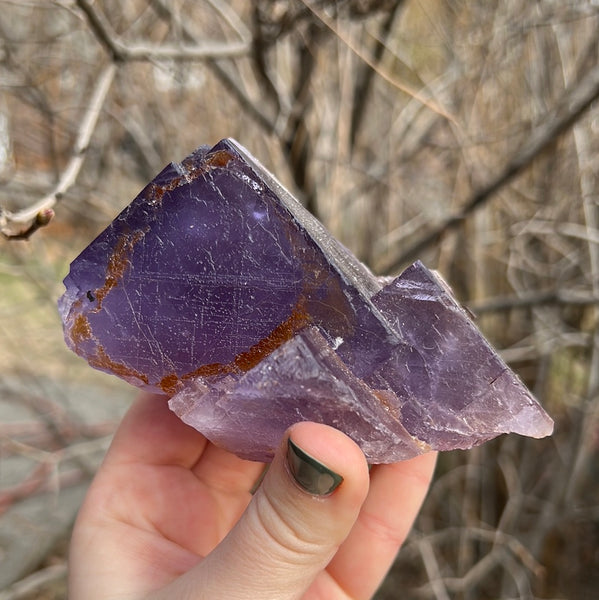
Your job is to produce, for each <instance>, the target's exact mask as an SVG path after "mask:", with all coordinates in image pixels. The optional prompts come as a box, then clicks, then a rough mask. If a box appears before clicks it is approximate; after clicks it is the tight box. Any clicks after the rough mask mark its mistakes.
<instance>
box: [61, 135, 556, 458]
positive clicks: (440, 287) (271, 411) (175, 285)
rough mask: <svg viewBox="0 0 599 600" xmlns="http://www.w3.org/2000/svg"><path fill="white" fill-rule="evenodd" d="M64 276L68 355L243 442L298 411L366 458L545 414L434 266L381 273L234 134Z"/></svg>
mask: <svg viewBox="0 0 599 600" xmlns="http://www.w3.org/2000/svg"><path fill="white" fill-rule="evenodd" d="M65 286H66V292H65V294H64V295H63V296H62V298H61V299H60V301H59V308H60V312H61V314H62V318H63V322H64V329H65V339H66V341H67V344H68V345H69V346H70V347H71V348H72V349H73V350H74V351H75V352H76V353H78V354H80V355H81V356H83V357H85V358H86V359H87V360H88V362H89V363H90V364H91V365H92V366H93V367H96V368H98V369H101V370H104V371H107V372H110V373H114V374H115V375H118V376H120V377H122V378H124V379H126V380H127V381H129V382H130V383H133V384H135V385H137V386H139V387H142V388H145V389H148V390H150V391H153V392H158V393H163V394H168V395H171V396H172V398H171V400H170V406H171V409H172V410H173V411H174V412H175V413H176V414H178V415H179V416H180V417H181V418H182V419H183V420H184V421H185V422H186V423H188V424H190V425H192V426H193V427H195V428H196V429H198V430H199V431H201V432H202V433H203V434H204V435H206V436H207V437H208V438H209V439H211V440H212V441H213V442H214V443H216V444H218V445H221V446H223V447H225V448H227V449H229V450H231V451H233V452H235V453H237V454H238V455H240V456H242V457H245V458H251V459H256V460H269V459H270V458H271V457H272V454H273V451H274V449H275V448H276V447H277V445H278V442H279V440H280V437H281V435H282V434H283V431H284V430H285V428H286V427H287V426H289V425H291V424H292V423H295V422H297V421H301V420H314V421H319V422H323V423H328V424H330V425H333V426H335V427H337V428H339V429H341V430H343V431H345V432H346V433H347V434H348V435H349V436H350V437H352V438H353V439H354V440H355V441H356V442H357V443H358V444H359V445H360V446H361V447H362V449H363V450H364V452H365V454H366V456H367V458H368V460H369V461H370V462H373V463H382V462H392V461H396V460H401V459H405V458H409V457H411V456H415V455H417V454H420V453H422V452H425V451H426V450H428V449H431V448H432V449H439V450H450V449H454V448H470V447H472V446H473V445H476V444H480V443H482V442H484V441H486V440H489V439H491V438H493V437H495V436H497V435H499V434H500V433H507V432H517V433H521V434H523V435H530V436H533V437H543V436H545V435H549V434H550V433H551V431H552V428H553V423H552V421H551V419H550V418H549V417H548V416H547V414H546V413H545V412H544V411H543V409H542V408H541V407H540V405H539V404H538V403H537V401H536V400H535V399H534V398H533V397H532V396H531V395H530V393H529V392H528V391H527V389H526V388H525V387H524V386H523V385H522V383H521V382H520V381H519V380H518V378H517V377H516V376H515V375H514V373H513V372H512V371H510V369H509V368H508V367H507V366H506V365H505V363H503V362H502V360H501V359H500V358H499V357H498V356H497V354H496V353H495V352H494V351H493V349H492V348H491V347H490V346H489V345H488V343H487V342H486V341H485V339H484V338H483V337H482V336H481V334H480V333H479V332H478V330H477V329H476V327H475V326H474V324H473V323H472V322H471V321H470V319H469V318H468V316H467V315H466V314H465V312H464V311H463V310H462V309H461V308H460V307H459V306H458V305H457V303H456V302H455V301H454V300H453V298H452V296H451V293H450V291H449V289H448V288H447V287H446V286H445V284H444V283H443V282H442V281H441V280H440V279H439V278H438V277H437V276H436V275H434V274H433V273H431V272H430V271H429V270H428V269H426V267H424V266H423V265H422V264H421V263H419V262H418V263H415V264H414V265H412V266H411V267H410V268H409V269H407V270H406V271H405V272H404V273H403V274H402V275H400V276H399V277H398V278H397V279H395V280H394V281H392V282H391V283H388V284H386V285H384V284H383V283H382V280H379V279H378V278H376V277H374V276H373V275H372V274H371V273H370V271H368V269H366V267H365V266H364V265H362V264H361V263H360V262H359V261H357V260H356V259H355V258H354V257H353V256H352V255H351V254H350V253H349V252H348V251H347V250H346V249H345V248H344V247H343V246H341V244H339V243H338V242H337V241H336V240H335V239H334V238H332V237H331V236H330V234H328V233H327V232H326V230H325V229H324V228H323V227H322V225H321V224H320V223H319V222H318V221H316V220H315V219H314V218H313V217H312V216H311V215H310V214H309V213H307V212H306V211H305V210H304V209H303V208H302V206H301V205H300V204H299V203H298V202H297V201H296V200H295V199H294V198H293V197H292V196H291V195H290V194H289V193H288V192H287V191H286V190H285V189H284V188H283V187H282V186H281V185H280V184H279V183H278V182H277V181H276V180H275V179H274V177H273V176H272V175H271V174H270V173H269V172H268V171H267V170H266V169H264V167H262V166H261V165H260V164H259V163H258V162H257V161H256V159H254V158H253V157H252V156H251V155H250V154H249V153H248V152H247V151H246V150H245V149H244V148H243V147H241V146H240V145H239V144H237V143H236V142H235V141H233V140H223V141H221V142H219V144H217V145H216V146H215V147H214V148H212V149H208V148H205V147H202V148H200V149H198V150H197V151H196V152H194V153H193V154H191V155H190V156H189V157H187V158H186V159H185V160H184V161H183V162H182V163H181V164H175V163H172V164H170V165H169V166H167V167H166V168H165V169H164V170H163V171H162V172H161V173H160V174H159V175H158V176H157V177H156V178H155V179H154V180H153V181H152V182H151V183H150V184H149V185H148V186H146V187H145V189H144V190H143V191H142V192H141V193H140V194H139V195H138V196H137V198H135V200H134V201H133V202H132V203H131V204H130V205H129V206H128V207H127V208H126V209H125V210H124V211H123V212H122V213H121V214H120V215H119V216H118V217H117V218H116V219H115V220H114V221H113V222H112V224H111V225H110V226H109V227H108V228H107V229H106V230H105V231H104V232H103V233H101V234H100V235H99V236H98V237H97V238H96V240H94V241H93V242H92V243H91V244H90V245H89V246H88V247H87V248H86V249H85V250H84V251H83V252H82V253H81V254H80V255H79V257H78V258H77V259H76V260H75V261H74V262H73V263H72V265H71V271H70V273H69V275H68V276H67V277H66V279H65Z"/></svg>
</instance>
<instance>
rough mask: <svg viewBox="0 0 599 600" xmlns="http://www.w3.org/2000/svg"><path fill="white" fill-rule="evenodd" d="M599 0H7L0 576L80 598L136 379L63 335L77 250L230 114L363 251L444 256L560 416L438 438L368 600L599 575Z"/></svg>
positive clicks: (2, 97) (551, 593) (569, 593)
mask: <svg viewBox="0 0 599 600" xmlns="http://www.w3.org/2000/svg"><path fill="white" fill-rule="evenodd" d="M598 40H599V2H596V1H595V0H538V1H535V0H531V1H527V2H522V1H521V0H484V1H480V2H469V1H467V0H403V1H402V0H379V1H377V0H340V1H338V2H334V1H331V0H288V1H282V0H254V1H252V2H248V1H242V0H231V1H229V2H226V1H224V0H204V1H195V0H131V1H128V2H121V1H120V0H95V1H94V0H0V207H1V208H0V232H1V233H2V236H1V238H0V373H1V377H0V590H2V591H0V598H1V599H3V600H8V599H16V598H20V599H33V598H36V599H46V600H49V599H58V598H64V597H65V589H66V588H65V577H66V567H65V555H66V549H67V546H68V537H69V528H70V526H71V524H72V520H73V518H74V515H75V512H76V510H77V506H78V504H79V502H80V501H81V498H82V495H83V493H84V490H85V487H86V485H87V483H88V482H89V480H90V478H91V476H92V474H93V472H94V469H95V468H96V466H97V464H98V462H99V460H100V459H101V456H102V454H103V452H104V451H105V449H106V447H107V445H108V443H109V441H110V435H111V433H112V431H113V430H114V428H115V426H116V424H117V423H118V420H119V418H120V416H121V415H122V413H123V412H124V410H126V407H127V404H128V402H129V401H130V399H131V398H132V397H133V395H134V393H135V392H134V390H132V389H131V388H130V387H129V386H128V385H127V384H125V383H123V382H120V381H118V380H116V379H115V378H113V377H110V376H108V375H105V374H101V373H97V372H95V371H93V370H92V369H91V368H89V367H88V366H87V364H86V363H85V362H84V361H83V360H81V359H79V358H77V357H75V356H74V355H72V354H71V353H70V352H69V351H68V350H67V349H66V347H65V346H64V343H63V341H62V332H61V325H60V320H59V317H58V314H57V311H56V299H57V298H58V296H59V295H60V294H61V293H62V285H61V280H62V278H63V277H64V276H65V275H66V273H67V271H68V264H69V262H70V261H71V260H72V259H73V258H74V257H75V256H76V255H77V254H78V253H79V252H80V251H81V250H82V249H83V248H84V247H85V246H86V245H87V243H89V242H90V241H91V240H92V239H93V237H94V236H95V235H96V234H97V233H99V232H100V231H101V230H102V229H103V228H104V227H105V226H106V225H107V224H108V223H109V222H110V221H111V220H112V218H113V217H114V216H115V215H116V214H117V213H118V212H119V211H120V210H121V209H122V208H123V207H124V206H125V205H126V204H128V203H129V201H130V200H131V199H132V198H133V197H134V196H135V195H136V194H137V192H138V191H139V190H140V189H141V187H142V186H143V185H144V184H145V183H147V181H149V180H150V179H151V178H152V177H153V176H154V175H155V174H156V173H157V172H158V171H159V170H160V169H161V168H162V167H163V166H164V165H165V164H166V163H167V162H170V161H171V160H180V159H182V158H183V157H184V156H186V155H187V154H188V153H189V152H190V151H191V150H193V149H194V148H195V147H197V146H199V145H200V144H214V143H216V142H217V141H218V140H219V139H221V138H223V137H234V138H236V139H237V140H238V141H240V142H241V143H242V144H243V145H245V146H246V147H247V148H248V149H250V151H251V152H252V153H253V154H254V155H255V156H257V157H258V158H259V159H260V160H261V162H263V163H264V164H265V165H266V166H267V167H268V168H269V169H270V170H271V171H273V172H274V173H275V174H276V176H277V177H278V178H279V179H281V180H282V181H283V182H284V183H285V185H286V186H287V187H289V188H290V189H291V190H292V191H293V192H294V193H295V194H296V195H297V196H298V198H300V199H301V201H302V202H303V203H304V204H305V205H306V206H307V207H308V208H309V210H310V211H312V212H313V213H314V214H315V215H316V216H317V217H318V218H319V219H321V220H322V221H323V222H324V223H325V225H326V226H327V227H328V228H329V229H330V230H331V231H332V232H333V233H334V234H335V235H336V236H337V237H338V238H339V239H340V240H341V241H342V242H343V243H344V244H345V245H346V246H348V247H349V248H350V249H351V250H353V251H354V253H356V255H357V256H358V257H359V258H360V259H361V260H362V261H364V262H365V263H366V264H367V265H369V267H370V268H371V269H372V270H373V271H374V272H376V273H378V274H381V275H392V274H397V273H399V272H400V271H401V269H402V268H404V267H405V266H407V265H408V264H410V262H411V261H413V260H414V259H416V258H420V259H421V260H423V261H424V262H425V263H426V264H427V265H428V266H429V267H431V268H435V269H438V270H439V271H440V272H441V274H442V275H443V276H444V277H445V279H446V280H447V281H448V282H449V283H450V285H451V286H452V287H453V289H454V291H455V293H456V296H457V297H458V298H459V300H460V301H461V302H462V303H463V304H464V305H466V306H467V307H469V309H470V310H471V311H472V312H473V313H474V314H476V315H477V319H478V321H477V322H478V325H479V326H480V328H481V329H482V330H483V332H484V333H485V334H486V336H487V337H488V338H489V339H490V340H491V342H492V343H493V344H494V345H495V346H496V347H497V348H498V349H499V350H500V352H501V354H502V356H503V357H504V358H505V359H506V361H507V362H508V363H509V364H510V365H511V366H512V367H513V368H514V369H515V370H516V371H517V372H518V373H519V374H520V376H521V377H522V378H523V380H524V381H525V382H526V383H527V384H528V386H529V387H530V388H531V390H533V391H534V393H535V394H536V396H537V397H538V398H539V400H540V401H541V402H542V404H543V405H544V406H545V407H546V409H547V410H548V411H549V412H550V413H551V415H552V416H553V417H554V419H555V421H556V430H555V434H554V435H553V437H552V438H549V439H544V440H530V439H524V438H521V437H519V436H515V435H512V436H503V437H502V438H499V439H497V440H495V441H493V442H491V443H488V444H486V445H484V446H482V447H479V448H477V449H474V450H472V451H468V452H452V453H446V454H444V455H442V456H441V457H440V461H439V466H438V469H437V474H436V477H435V482H434V485H433V487H432V489H431V492H430V494H429V497H428V499H427V502H426V504H425V506H424V508H423V510H422V513H421V515H420V518H419V520H418V521H417V524H416V526H415V528H414V530H413V532H412V534H411V537H410V539H409V541H408V543H407V544H406V545H405V547H404V548H403V550H402V551H401V552H400V554H399V556H398V558H397V561H396V563H395V566H394V568H393V570H392V572H391V573H390V575H389V577H388V578H387V580H386V581H385V583H384V585H383V586H382V588H381V590H380V591H379V593H378V596H377V598H378V600H390V599H395V598H402V599H404V600H406V599H414V600H419V599H423V600H450V599H451V600H454V599H455V600H486V599H489V600H491V599H495V600H497V599H500V600H508V599H514V598H522V599H533V598H534V599H537V598H538V599H553V600H556V599H564V600H566V599H567V600H587V599H588V600H590V599H591V598H596V597H597V589H599V466H598V465H599V460H598V449H599V397H598V392H599V181H598V173H599V45H598Z"/></svg>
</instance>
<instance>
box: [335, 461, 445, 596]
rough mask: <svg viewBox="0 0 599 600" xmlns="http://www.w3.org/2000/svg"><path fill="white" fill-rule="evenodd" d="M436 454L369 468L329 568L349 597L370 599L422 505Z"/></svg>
mask: <svg viewBox="0 0 599 600" xmlns="http://www.w3.org/2000/svg"><path fill="white" fill-rule="evenodd" d="M436 459H437V453H436V452H429V453H427V454H423V455H422V456H417V457H416V458H412V459H410V460H406V461H403V462H398V463H394V464H390V465H375V466H374V467H373V468H372V471H371V484H370V491H369V493H368V497H367V498H366V501H365V502H364V504H363V506H362V510H361V511H360V515H359V517H358V520H357V521H356V524H355V525H354V527H353V529H352V530H351V533H350V534H349V536H348V537H347V539H346V540H345V542H343V544H342V545H341V547H340V548H339V550H338V552H337V554H336V555H335V557H334V558H333V560H332V561H331V563H330V564H329V566H328V567H327V571H328V572H329V574H330V575H331V576H332V577H333V578H334V579H335V580H336V582H337V583H338V585H340V586H341V588H342V589H343V590H344V591H345V592H346V593H347V594H348V595H349V596H350V597H351V598H357V599H359V598H371V597H372V595H373V594H374V592H375V591H376V589H377V588H378V587H379V585H380V583H381V581H382V580H383V578H384V577H385V575H386V573H387V571H388V570H389V568H390V567H391V565H392V563H393V560H394V559H395V556H396V555H397V551H398V550H399V548H400V546H401V545H402V544H403V542H404V541H405V539H406V537H407V536H408V533H409V532H410V529H411V528H412V525H413V523H414V520H415V519H416V516H417V514H418V511H419V510H420V507H421V506H422V502H423V501H424V498H425V496H426V493H427V491H428V488H429V486H430V482H431V480H432V476H433V472H434V469H435V464H436Z"/></svg>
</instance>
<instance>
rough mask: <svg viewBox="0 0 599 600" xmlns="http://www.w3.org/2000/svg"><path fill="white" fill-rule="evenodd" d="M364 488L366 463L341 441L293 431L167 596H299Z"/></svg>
mask: <svg viewBox="0 0 599 600" xmlns="http://www.w3.org/2000/svg"><path fill="white" fill-rule="evenodd" d="M368 483H369V477H368V467H367V464H366V459H365V458H364V455H363V454H362V452H361V450H360V449H359V448H358V446H357V445H356V444H355V443H354V442H353V441H352V440H350V439H349V438H348V437H347V436H346V435H344V434H343V433H341V432H339V431H337V430H336V429H333V428H332V427H328V426H326V425H319V424H316V423H307V422H306V423H298V424H297V425H294V426H293V427H291V428H290V429H289V430H288V432H287V434H286V435H285V436H284V438H283V442H282V444H281V446H280V448H279V449H278V451H277V454H276V456H275V459H274V461H273V463H272V465H271V467H270V469H269V471H268V473H267V474H266V477H265V478H264V481H263V483H262V485H261V486H260V488H259V489H258V491H257V492H256V494H255V495H254V497H253V499H252V501H251V502H250V504H249V506H248V508H247V510H246V511H245V513H244V515H243V516H242V518H241V519H240V520H239V522H238V523H237V525H236V526H235V527H234V528H233V529H232V530H231V532H230V533H229V535H228V536H227V537H226V538H225V539H224V540H223V541H222V542H221V544H220V545H219V546H218V547H217V548H216V549H215V550H214V551H213V552H212V553H210V554H209V555H208V556H207V557H206V558H205V559H204V560H203V561H202V563H200V565H198V566H197V567H196V568H195V569H193V570H192V571H190V572H188V573H187V574H185V575H184V576H183V577H181V578H180V579H179V580H177V582H175V583H174V584H173V585H174V586H177V587H178V588H179V589H178V590H177V593H174V591H173V594H172V595H170V596H169V597H176V598H185V599H189V600H192V599H193V600H200V599H204V598H211V599H212V598H227V599H231V600H238V599H239V600H241V599H250V598H251V599H255V598H260V600H270V599H273V600H274V599H276V600H291V599H293V598H299V597H301V596H302V594H303V593H304V592H305V591H306V589H307V588H308V587H309V586H310V584H311V583H312V582H313V581H314V579H315V578H316V577H317V575H318V573H320V572H321V571H322V570H323V569H324V568H325V567H326V565H327V564H328V562H329V561H330V560H331V558H332V557H333V555H334V554H335V552H336V550H337V548H338V547H339V545H340V544H341V542H343V540H344V539H345V538H346V537H347V535H348V534H349V532H350V530H351V528H352V526H353V525H354V523H355V521H356V519H357V517H358V513H359V511H360V507H361V506H362V503H363V502H364V500H365V498H366V494H367V493H368ZM179 586H182V587H179Z"/></svg>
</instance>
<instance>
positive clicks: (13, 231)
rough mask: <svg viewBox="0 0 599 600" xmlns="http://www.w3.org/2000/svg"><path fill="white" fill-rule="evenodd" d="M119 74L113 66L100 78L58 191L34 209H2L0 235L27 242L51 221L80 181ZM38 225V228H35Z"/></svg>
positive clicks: (38, 202)
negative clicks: (99, 121) (80, 175)
mask: <svg viewBox="0 0 599 600" xmlns="http://www.w3.org/2000/svg"><path fill="white" fill-rule="evenodd" d="M115 73H116V66H115V64H114V63H110V64H109V65H107V66H106V67H104V69H103V71H102V72H101V73H100V75H99V76H98V79H97V82H96V86H95V88H94V90H93V91H92V95H91V98H90V101H89V104H88V107H87V109H86V111H85V114H84V115H83V118H82V119H81V123H80V124H79V129H78V131H77V137H76V138H75V143H74V144H73V148H72V150H71V158H70V160H69V162H68V163H67V166H66V168H65V169H64V171H63V172H62V174H61V175H60V178H59V180H58V183H57V184H56V185H55V186H54V189H53V190H52V191H51V192H50V193H49V194H47V195H46V196H44V197H43V198H41V199H40V200H38V201H37V202H35V203H34V204H32V205H31V206H29V207H27V208H24V209H22V210H20V211H18V212H10V211H6V210H2V209H1V208H0V233H2V235H3V236H4V237H5V238H9V239H23V237H24V236H25V237H29V235H31V234H32V233H33V232H34V231H35V230H36V229H38V228H39V227H40V226H42V225H46V224H47V223H48V222H49V221H50V218H51V217H52V214H53V213H50V212H48V211H50V210H51V209H52V208H53V207H54V205H55V204H56V203H57V202H58V201H59V200H60V199H61V198H62V196H64V194H65V193H66V192H67V191H68V190H69V188H70V187H71V186H72V185H73V184H74V183H75V181H76V180H77V177H78V175H79V171H80V170H81V167H82V165H83V161H84V160H85V154H86V151H87V148H88V146H89V142H90V140H91V137H92V135H93V133H94V130H95V128H96V125H97V123H98V117H99V116H100V113H101V111H102V107H103V105H104V102H105V100H106V96H107V95H108V91H109V90H110V86H111V85H112V81H113V79H114V75H115ZM36 223H37V226H35V224H36Z"/></svg>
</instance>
